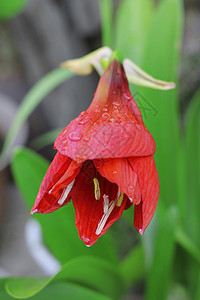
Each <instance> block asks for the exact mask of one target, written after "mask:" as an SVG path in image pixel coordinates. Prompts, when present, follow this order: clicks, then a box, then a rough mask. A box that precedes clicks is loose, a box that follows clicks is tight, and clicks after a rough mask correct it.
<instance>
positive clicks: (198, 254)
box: [176, 228, 200, 266]
mask: <svg viewBox="0 0 200 300" xmlns="http://www.w3.org/2000/svg"><path fill="white" fill-rule="evenodd" d="M176 242H177V243H178V244H179V245H180V246H181V247H183V249H184V250H186V251H187V252H188V253H189V254H190V255H191V257H192V258H194V259H195V264H196V263H197V264H199V266H200V251H199V249H198V247H197V246H196V244H194V243H193V241H192V240H191V238H190V237H189V236H187V235H186V234H185V232H184V231H183V229H181V228H178V229H177V230H176Z"/></svg>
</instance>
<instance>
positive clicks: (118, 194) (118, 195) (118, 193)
mask: <svg viewBox="0 0 200 300" xmlns="http://www.w3.org/2000/svg"><path fill="white" fill-rule="evenodd" d="M120 195H121V191H120V188H119V187H118V190H117V198H116V199H119V197H120Z"/></svg>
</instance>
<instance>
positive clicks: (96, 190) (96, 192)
mask: <svg viewBox="0 0 200 300" xmlns="http://www.w3.org/2000/svg"><path fill="white" fill-rule="evenodd" d="M93 182H94V196H95V199H96V200H99V199H100V197H101V193H100V186H99V181H98V179H97V178H93Z"/></svg>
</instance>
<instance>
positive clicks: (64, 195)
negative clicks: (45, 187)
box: [58, 179, 75, 205]
mask: <svg viewBox="0 0 200 300" xmlns="http://www.w3.org/2000/svg"><path fill="white" fill-rule="evenodd" d="M74 181H75V179H74V180H73V181H72V182H71V183H70V184H68V186H67V187H66V188H64V190H63V192H62V195H61V196H60V199H59V200H58V204H60V205H62V204H63V203H64V202H65V199H66V198H67V196H68V194H69V192H70V191H71V189H72V187H73V184H74Z"/></svg>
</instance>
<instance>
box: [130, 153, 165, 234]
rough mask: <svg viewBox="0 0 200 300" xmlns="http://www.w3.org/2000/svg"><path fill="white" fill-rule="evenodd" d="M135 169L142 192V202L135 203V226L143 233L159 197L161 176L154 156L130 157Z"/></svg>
mask: <svg viewBox="0 0 200 300" xmlns="http://www.w3.org/2000/svg"><path fill="white" fill-rule="evenodd" d="M128 160H129V162H130V164H131V166H132V168H133V170H134V171H135V173H136V174H137V176H138V181H139V186H140V189H141V193H142V202H141V203H140V204H139V205H135V212H134V226H135V228H136V229H137V231H138V232H140V233H141V234H143V232H144V230H145V229H146V227H147V226H148V225H149V222H150V221H151V219H152V217H153V215H154V212H155V209H156V206H157V203H158V197H159V178H158V172H157V169H156V165H155V161H154V158H153V156H147V157H138V158H129V159H128Z"/></svg>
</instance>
